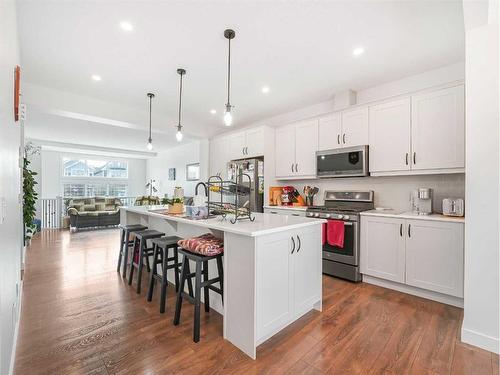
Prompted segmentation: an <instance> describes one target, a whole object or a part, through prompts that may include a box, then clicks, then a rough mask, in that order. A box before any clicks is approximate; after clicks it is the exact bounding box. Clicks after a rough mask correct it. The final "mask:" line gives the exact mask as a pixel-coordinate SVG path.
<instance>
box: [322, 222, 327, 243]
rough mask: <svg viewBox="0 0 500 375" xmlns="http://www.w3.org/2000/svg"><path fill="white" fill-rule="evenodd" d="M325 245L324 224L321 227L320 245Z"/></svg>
mask: <svg viewBox="0 0 500 375" xmlns="http://www.w3.org/2000/svg"><path fill="white" fill-rule="evenodd" d="M325 243H326V223H324V224H323V225H322V227H321V244H322V245H324V244H325Z"/></svg>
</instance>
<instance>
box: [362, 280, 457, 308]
mask: <svg viewBox="0 0 500 375" xmlns="http://www.w3.org/2000/svg"><path fill="white" fill-rule="evenodd" d="M363 282H365V283H368V284H373V285H377V286H381V287H383V288H388V289H394V290H397V291H398V292H403V293H407V294H411V295H413V296H417V297H422V298H427V299H430V300H433V301H437V302H441V303H445V304H447V305H452V306H456V307H460V308H463V307H464V300H463V298H458V297H454V296H448V295H446V294H442V293H437V292H433V291H431V290H425V289H420V288H417V287H414V286H410V285H405V284H400V283H396V282H394V281H390V280H384V279H379V278H378V277H373V276H368V275H363Z"/></svg>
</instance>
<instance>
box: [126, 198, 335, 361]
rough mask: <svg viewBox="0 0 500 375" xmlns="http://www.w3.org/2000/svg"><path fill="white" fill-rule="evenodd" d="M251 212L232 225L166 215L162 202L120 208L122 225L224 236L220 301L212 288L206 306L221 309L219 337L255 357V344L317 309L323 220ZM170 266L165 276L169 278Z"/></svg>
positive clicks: (187, 234) (212, 268)
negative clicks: (222, 295)
mask: <svg viewBox="0 0 500 375" xmlns="http://www.w3.org/2000/svg"><path fill="white" fill-rule="evenodd" d="M253 215H254V216H255V221H253V222H252V221H249V220H243V221H239V222H237V223H235V224H231V222H230V221H229V218H227V219H225V220H224V219H223V218H222V217H220V216H219V217H214V218H210V219H201V220H192V219H189V218H185V217H181V216H174V215H168V214H167V213H166V207H164V206H134V207H122V208H121V210H120V222H121V224H143V225H146V226H148V227H149V228H150V229H156V230H159V231H161V232H163V233H165V235H167V236H168V235H176V236H179V237H182V238H187V237H193V236H197V235H201V234H203V233H207V232H211V233H212V234H214V235H215V236H217V237H219V238H223V239H224V263H223V264H224V304H222V300H221V298H220V297H219V295H218V294H215V293H214V294H213V295H212V294H211V295H210V305H211V307H212V308H214V309H215V310H217V311H218V312H219V313H221V314H223V317H224V319H223V322H224V323H223V325H224V332H223V335H224V338H225V339H226V340H228V341H230V342H231V343H232V344H233V345H235V346H236V347H238V348H239V349H240V350H242V351H243V352H244V353H246V354H247V355H248V356H250V357H251V358H253V359H255V358H256V348H257V346H258V345H260V344H261V343H263V342H264V341H266V340H267V339H269V338H270V337H272V336H273V335H275V334H276V333H277V332H279V331H280V330H281V329H283V328H284V327H286V326H287V325H289V324H290V323H292V322H294V321H295V320H297V319H298V318H300V317H301V316H302V315H304V314H305V313H307V312H308V311H310V310H312V309H315V310H318V311H321V307H322V295H321V294H322V293H321V275H322V272H321V264H322V263H321V262H322V260H321V247H322V245H321V224H322V223H323V222H325V220H322V219H311V218H303V217H295V216H281V215H272V214H265V213H264V214H263V213H254V214H253ZM171 271H172V273H171V274H170V273H169V274H168V275H167V278H168V279H169V281H171V282H172V281H173V270H171ZM213 272H215V266H214V265H209V274H212V273H213ZM210 277H212V275H210ZM211 293H212V292H211ZM171 300H172V301H173V299H171ZM212 301H213V302H212ZM181 319H182V317H181ZM202 344H203V341H202V342H201V345H202Z"/></svg>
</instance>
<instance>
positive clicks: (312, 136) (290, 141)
mask: <svg viewBox="0 0 500 375" xmlns="http://www.w3.org/2000/svg"><path fill="white" fill-rule="evenodd" d="M317 150H318V121H317V120H307V121H303V122H300V123H297V124H294V125H288V126H285V127H282V128H278V129H277V130H276V165H275V168H276V178H282V179H283V178H300V177H302V178H311V177H314V176H315V175H316V151H317Z"/></svg>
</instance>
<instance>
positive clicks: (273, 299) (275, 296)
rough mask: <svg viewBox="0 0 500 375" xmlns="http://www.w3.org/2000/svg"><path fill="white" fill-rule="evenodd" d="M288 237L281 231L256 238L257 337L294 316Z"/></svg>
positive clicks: (273, 330)
mask: <svg viewBox="0 0 500 375" xmlns="http://www.w3.org/2000/svg"><path fill="white" fill-rule="evenodd" d="M291 236H292V234H291V233H290V232H282V233H278V234H273V235H269V236H262V237H258V238H257V239H256V241H257V246H256V249H257V254H256V267H255V269H256V272H257V274H256V284H257V285H256V290H257V291H258V292H257V307H256V310H257V338H262V337H265V336H267V335H269V334H271V333H273V332H276V331H277V330H279V329H280V328H282V327H283V326H285V325H286V324H287V323H289V322H290V321H291V320H292V319H293V294H292V292H293V279H292V274H293V268H292V254H291V252H292V241H291Z"/></svg>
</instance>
